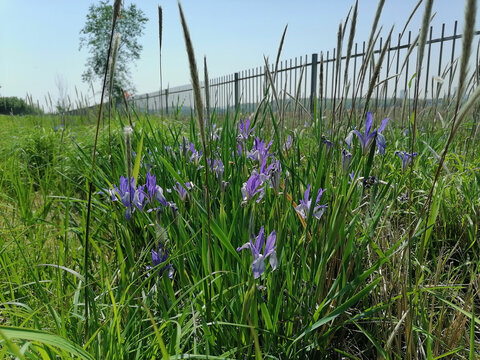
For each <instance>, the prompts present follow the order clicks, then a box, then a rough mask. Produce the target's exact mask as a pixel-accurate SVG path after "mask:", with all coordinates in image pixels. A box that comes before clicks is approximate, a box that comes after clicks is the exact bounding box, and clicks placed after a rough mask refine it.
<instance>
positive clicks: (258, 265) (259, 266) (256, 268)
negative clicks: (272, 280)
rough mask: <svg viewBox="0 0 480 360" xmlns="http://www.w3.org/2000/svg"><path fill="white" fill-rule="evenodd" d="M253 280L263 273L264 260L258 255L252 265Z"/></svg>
mask: <svg viewBox="0 0 480 360" xmlns="http://www.w3.org/2000/svg"><path fill="white" fill-rule="evenodd" d="M252 270H253V278H254V279H258V278H259V277H260V275H262V274H263V273H264V272H265V258H264V257H263V256H262V255H260V256H259V257H258V258H257V259H255V260H253V263H252Z"/></svg>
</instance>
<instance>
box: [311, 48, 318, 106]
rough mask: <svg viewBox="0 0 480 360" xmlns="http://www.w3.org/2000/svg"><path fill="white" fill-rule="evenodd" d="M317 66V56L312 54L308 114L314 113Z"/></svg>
mask: <svg viewBox="0 0 480 360" xmlns="http://www.w3.org/2000/svg"><path fill="white" fill-rule="evenodd" d="M317 64H318V54H312V73H311V78H310V113H311V114H312V115H313V112H314V111H315V100H316V98H317Z"/></svg>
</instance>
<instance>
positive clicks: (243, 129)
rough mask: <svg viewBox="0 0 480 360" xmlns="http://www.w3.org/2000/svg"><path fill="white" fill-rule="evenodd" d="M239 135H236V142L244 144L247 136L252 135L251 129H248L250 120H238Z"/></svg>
mask: <svg viewBox="0 0 480 360" xmlns="http://www.w3.org/2000/svg"><path fill="white" fill-rule="evenodd" d="M239 128H240V134H238V137H237V140H239V141H240V142H245V141H247V140H248V138H249V136H250V134H251V133H253V128H252V129H250V118H247V120H246V121H243V119H240V124H239Z"/></svg>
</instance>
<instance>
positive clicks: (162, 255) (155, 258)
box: [147, 243, 173, 279]
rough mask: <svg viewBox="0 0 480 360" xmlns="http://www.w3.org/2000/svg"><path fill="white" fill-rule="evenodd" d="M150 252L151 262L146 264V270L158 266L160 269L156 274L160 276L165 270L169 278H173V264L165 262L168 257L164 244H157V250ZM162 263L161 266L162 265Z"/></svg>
mask: <svg viewBox="0 0 480 360" xmlns="http://www.w3.org/2000/svg"><path fill="white" fill-rule="evenodd" d="M151 254H152V264H153V266H151V265H147V270H152V269H155V268H157V267H160V266H161V268H160V270H159V271H158V275H159V276H162V275H163V273H164V272H165V271H167V272H168V277H169V278H170V279H173V266H172V264H165V263H166V261H167V259H168V249H166V248H165V246H164V245H163V244H162V243H159V244H158V247H157V251H155V250H153V249H152V251H151ZM162 264H163V266H162ZM147 275H148V276H150V273H147Z"/></svg>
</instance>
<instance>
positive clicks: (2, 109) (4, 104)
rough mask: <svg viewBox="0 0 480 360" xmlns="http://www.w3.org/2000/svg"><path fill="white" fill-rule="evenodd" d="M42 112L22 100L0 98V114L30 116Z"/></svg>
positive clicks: (13, 97)
mask: <svg viewBox="0 0 480 360" xmlns="http://www.w3.org/2000/svg"><path fill="white" fill-rule="evenodd" d="M41 113H42V110H40V109H39V108H38V107H36V106H34V105H29V104H27V103H26V102H25V100H23V99H19V98H17V97H15V96H11V97H1V98H0V114H4V115H10V114H12V115H31V114H41Z"/></svg>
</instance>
